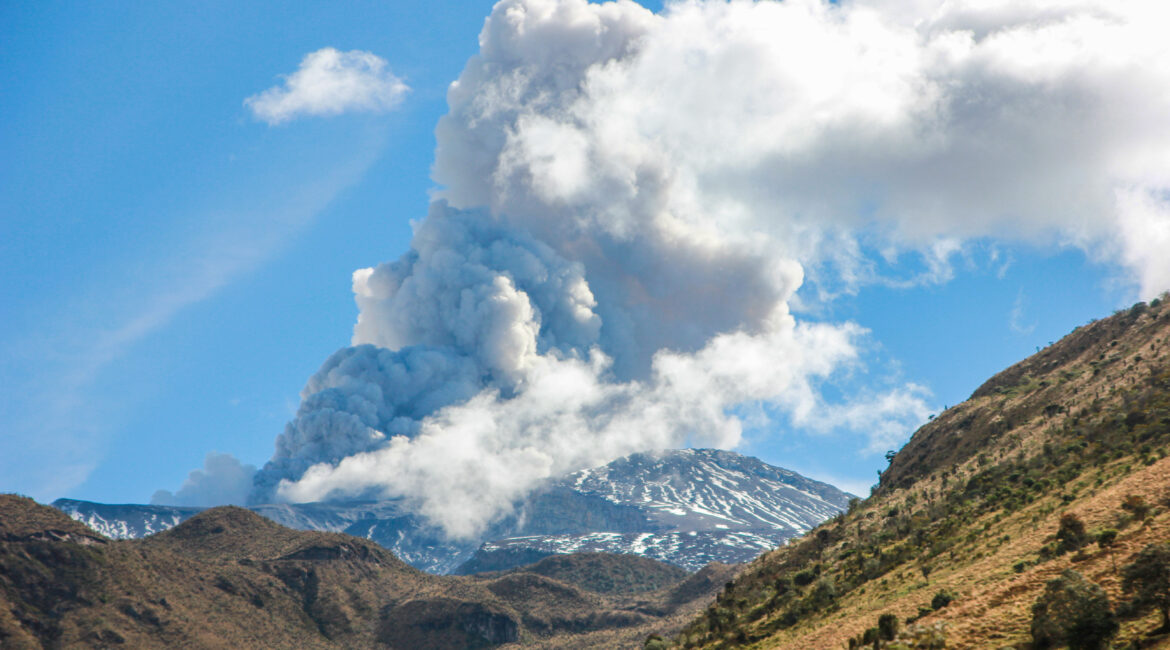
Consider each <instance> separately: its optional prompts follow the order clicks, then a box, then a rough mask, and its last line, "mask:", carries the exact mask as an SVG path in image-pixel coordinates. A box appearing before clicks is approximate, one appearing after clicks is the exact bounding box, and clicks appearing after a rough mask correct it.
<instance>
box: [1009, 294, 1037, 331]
mask: <svg viewBox="0 0 1170 650" xmlns="http://www.w3.org/2000/svg"><path fill="white" fill-rule="evenodd" d="M1008 327H1010V328H1011V330H1012V331H1013V332H1015V333H1016V334H1031V333H1032V332H1033V331H1034V330H1035V329H1036V323H1025V322H1024V289H1023V288H1020V291H1019V293H1017V294H1016V300H1015V302H1013V303H1012V311H1011V314H1010V315H1009V316H1008Z"/></svg>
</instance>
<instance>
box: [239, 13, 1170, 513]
mask: <svg viewBox="0 0 1170 650" xmlns="http://www.w3.org/2000/svg"><path fill="white" fill-rule="evenodd" d="M1163 11H1164V10H1163V9H1161V7H1160V3H1152V2H1142V1H1138V0H1134V1H1126V0H1108V1H1105V0H1052V1H1044V2H1041V1H1039V0H1036V1H1026V0H1025V1H1019V0H1013V1H1011V2H1007V1H1005V2H961V1H954V0H949V1H946V2H944V1H942V0H933V1H932V0H868V1H865V0H856V1H852V2H850V1H848V0H846V1H843V2H841V3H838V4H830V3H828V2H825V1H823V0H786V1H785V2H783V3H780V2H758V3H751V2H723V1H716V0H710V1H698V0H696V1H690V2H677V3H672V4H668V6H667V8H666V9H665V11H664V12H663V13H662V14H660V15H655V14H652V13H650V12H649V11H647V10H645V9H643V8H642V7H640V6H638V5H636V4H634V3H632V2H625V1H622V2H610V3H605V4H589V3H587V2H585V0H503V1H502V2H500V3H499V4H497V5H496V7H495V8H494V10H493V11H492V14H491V16H490V18H489V19H488V20H487V22H486V23H485V26H484V29H483V32H482V34H481V36H480V53H479V54H478V55H476V56H475V57H473V58H472V59H471V60H470V61H469V62H468V64H467V66H466V68H465V69H464V71H463V73H462V75H461V76H460V78H459V80H458V81H456V82H455V83H454V84H452V86H451V88H450V91H449V94H448V102H449V105H450V111H449V114H448V115H446V116H445V117H444V118H442V120H441V121H440V123H439V126H438V129H437V136H438V149H437V152H436V161H435V166H434V170H433V174H434V178H435V180H436V181H437V182H438V183H439V184H440V185H441V186H442V189H441V190H440V191H439V192H438V193H437V196H436V199H435V202H434V203H433V204H432V205H431V208H430V212H429V213H428V215H427V217H426V218H425V219H424V220H422V221H421V222H419V223H418V224H417V226H416V229H415V235H414V240H413V243H412V245H411V250H410V251H409V252H408V253H406V254H405V255H404V256H403V257H402V258H400V259H399V260H398V261H396V262H393V263H389V264H383V265H380V266H378V267H376V268H371V269H363V270H359V271H357V272H356V273H355V274H354V291H355V294H356V298H357V302H358V306H359V308H360V316H359V319H358V323H357V325H356V327H355V329H354V338H353V344H354V347H352V348H348V349H345V350H341V351H339V352H337V353H336V354H334V355H333V356H332V357H331V358H330V359H329V360H328V361H326V363H325V365H324V366H323V367H322V369H321V370H320V371H319V372H318V373H317V374H316V375H315V376H314V377H313V378H311V379H310V380H309V383H308V385H307V386H306V387H305V389H304V391H303V393H302V399H303V401H302V404H301V407H300V410H299V412H298V414H297V416H296V419H295V420H294V421H293V422H291V423H290V424H289V425H288V427H287V428H286V430H285V431H284V433H283V434H281V436H280V437H279V438H278V440H277V449H276V453H275V455H274V456H273V458H272V460H271V461H270V462H269V463H268V464H267V465H266V466H265V467H264V468H263V469H262V470H261V471H260V472H259V473H258V474H257V477H256V482H255V489H254V492H253V495H252V498H253V499H254V500H265V499H270V498H277V499H285V500H293V501H311V500H320V499H328V498H337V497H353V496H363V497H371V496H372V497H405V498H407V499H409V500H411V501H412V502H413V503H415V504H416V505H417V507H418V508H419V510H420V512H422V513H424V514H425V515H427V516H428V517H430V518H431V519H432V520H433V521H434V522H436V523H437V524H439V525H441V526H443V527H444V528H445V529H446V530H447V531H448V532H449V533H451V534H452V535H456V536H466V535H474V534H476V533H477V532H478V531H479V530H481V529H482V527H483V526H484V525H485V524H486V523H487V522H490V521H491V520H492V519H493V518H494V517H497V516H499V515H501V514H502V513H505V512H506V511H507V510H508V508H509V507H510V504H512V503H513V502H514V500H515V499H517V498H519V497H520V496H522V495H523V494H524V493H525V491H526V490H528V489H530V488H531V487H532V486H533V485H535V484H536V483H537V482H538V481H540V480H541V479H542V478H545V477H548V476H551V475H555V474H558V473H561V472H564V471H568V470H572V469H575V468H578V467H582V466H586V465H594V464H599V463H603V462H606V461H608V460H611V459H612V458H614V457H617V456H620V455H623V454H627V453H630V452H634V451H640V450H645V449H652V448H662V447H675V446H680V445H684V444H688V443H701V444H706V445H714V446H724V447H726V446H733V445H735V444H736V443H737V442H738V441H739V439H740V436H741V434H742V432H743V429H744V421H743V418H742V417H741V414H742V413H743V412H744V411H745V410H751V411H752V412H755V413H759V412H763V413H767V414H770V415H772V416H779V417H780V420H781V422H782V423H785V424H788V425H792V426H796V427H803V428H808V429H813V430H839V429H846V430H854V431H868V432H870V434H871V438H870V440H871V445H870V447H871V448H870V450H871V451H872V450H873V449H875V448H880V447H879V445H885V444H888V443H889V442H891V441H893V440H897V439H898V438H899V437H901V436H904V435H905V434H906V433H908V432H909V430H910V429H911V428H912V427H913V426H914V425H915V424H917V423H919V422H921V421H922V420H923V419H925V416H926V413H927V407H926V405H925V402H924V400H925V399H926V395H925V394H924V391H923V390H922V389H921V388H919V387H917V386H915V385H913V384H907V385H903V386H895V387H894V388H891V389H888V390H886V391H885V392H878V393H869V394H862V395H857V396H854V397H853V398H852V399H850V400H848V401H846V402H845V403H840V402H834V403H830V401H829V400H826V399H825V398H824V397H823V396H822V394H821V391H820V390H819V387H820V386H821V385H822V383H823V382H825V381H827V380H831V379H832V378H833V377H835V376H838V375H840V374H842V373H848V372H850V371H851V370H852V369H856V368H857V367H858V364H859V363H860V358H861V354H862V349H863V347H864V335H865V333H864V330H862V329H861V328H860V327H858V326H856V325H853V324H849V323H839V324H832V323H811V322H798V321H797V320H796V319H795V318H794V317H793V315H792V313H791V312H790V310H789V304H790V303H792V302H793V297H794V294H795V292H796V291H797V289H798V288H799V287H800V286H801V285H802V283H803V282H804V279H805V275H806V273H810V274H811V275H813V276H814V277H816V278H817V279H818V282H821V281H825V282H831V281H836V282H838V283H841V284H843V285H844V286H847V287H857V286H860V285H863V284H865V283H868V282H879V281H887V280H888V281H895V280H891V279H888V278H881V277H878V276H877V272H876V271H875V270H874V269H877V268H881V267H883V264H884V265H885V266H889V265H890V264H896V263H897V261H898V260H902V259H905V258H907V257H912V258H916V259H918V260H920V261H922V262H923V263H924V264H925V265H926V267H927V268H928V269H929V273H928V274H927V276H928V277H929V278H931V279H933V280H934V281H944V280H945V279H946V278H947V277H948V273H949V266H948V260H949V258H950V256H952V255H954V254H956V253H957V252H959V251H961V250H962V248H963V246H964V242H965V241H967V240H970V239H972V238H983V237H991V238H1004V239H1010V240H1022V241H1028V242H1035V243H1045V244H1051V243H1056V244H1060V245H1072V246H1079V247H1081V248H1083V249H1084V250H1086V251H1088V252H1089V253H1090V254H1091V255H1093V256H1095V257H1096V258H1098V259H1100V260H1102V261H1105V262H1109V263H1113V264H1117V265H1118V266H1119V267H1120V268H1122V269H1124V270H1125V272H1126V273H1128V274H1129V277H1131V278H1132V279H1133V280H1134V282H1135V283H1136V284H1137V285H1138V286H1139V288H1140V291H1141V292H1142V293H1143V294H1146V295H1150V294H1153V293H1156V292H1158V291H1160V290H1162V289H1165V288H1167V287H1168V286H1170V263H1168V262H1167V257H1166V255H1165V253H1164V251H1166V250H1170V201H1168V198H1167V197H1168V196H1170V193H1168V189H1170V56H1168V52H1167V50H1166V46H1165V45H1164V43H1165V39H1164V35H1163V34H1162V33H1161V31H1162V28H1163V27H1164V25H1166V24H1168V23H1167V20H1166V18H1167V17H1166V16H1165V15H1162V12H1163ZM879 257H880V259H882V260H883V261H884V262H883V264H877V263H875V261H874V260H877V259H879ZM902 281H904V278H903V279H902ZM759 407H763V408H759ZM862 446H864V445H862Z"/></svg>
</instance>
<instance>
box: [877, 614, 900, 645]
mask: <svg viewBox="0 0 1170 650" xmlns="http://www.w3.org/2000/svg"><path fill="white" fill-rule="evenodd" d="M878 636H879V637H881V638H882V639H883V640H885V641H893V640H894V638H895V637H897V636H898V617H897V616H895V615H893V614H882V615H881V616H879V617H878Z"/></svg>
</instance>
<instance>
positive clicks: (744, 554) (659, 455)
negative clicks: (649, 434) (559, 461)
mask: <svg viewBox="0 0 1170 650" xmlns="http://www.w3.org/2000/svg"><path fill="white" fill-rule="evenodd" d="M560 494H569V495H572V496H573V497H575V499H576V500H577V501H579V502H582V503H583V502H585V501H586V500H592V502H593V503H594V504H597V503H600V504H602V505H604V504H612V506H611V507H618V508H621V509H623V511H624V512H626V513H628V516H627V517H626V518H625V519H624V520H623V521H617V522H614V521H589V518H588V517H586V516H583V514H582V513H583V510H582V508H581V507H579V506H578V507H572V506H569V507H566V505H568V504H566V503H563V502H558V503H556V506H558V507H549V505H550V504H548V503H547V502H548V501H549V499H550V498H552V497H553V495H560ZM850 498H851V495H849V494H847V493H845V492H842V491H841V490H838V489H837V488H835V487H833V486H831V485H828V484H826V483H821V482H818V481H813V480H811V479H808V478H805V477H803V476H801V475H799V474H797V473H796V472H792V471H789V470H786V469H782V468H779V467H774V466H772V465H768V464H767V463H764V462H763V461H760V460H758V459H755V458H750V457H748V456H742V455H740V454H736V453H733V452H728V451H721V450H718V449H679V450H671V451H659V452H647V453H641V454H632V455H630V456H627V457H625V458H621V459H618V460H616V461H614V462H612V463H609V464H608V465H604V466H602V467H597V468H593V469H586V470H581V471H579V472H574V473H572V474H569V475H568V476H566V477H564V478H561V479H558V480H556V481H553V482H552V483H551V484H550V485H549V486H548V487H547V488H546V489H545V490H543V491H539V492H537V493H536V494H534V495H533V496H531V497H530V498H529V500H528V502H527V503H526V504H525V506H524V508H522V509H521V519H522V520H523V521H524V522H525V524H524V526H522V527H520V528H519V529H518V530H517V531H516V532H515V533H513V534H512V535H511V536H509V537H506V538H503V539H496V540H493V541H491V542H488V543H485V544H484V545H483V546H482V547H480V549H479V551H477V552H476V554H475V556H474V557H473V558H472V559H471V560H470V561H469V562H468V563H466V564H465V565H463V566H462V567H460V568H459V569H458V570H457V573H464V574H466V573H474V572H477V571H483V570H499V569H503V568H507V567H509V566H514V565H515V564H519V563H526V562H530V561H534V560H536V559H538V558H540V557H542V556H547V555H553V554H558V553H579V552H605V553H632V554H635V555H642V556H645V557H649V558H653V559H656V560H661V561H663V562H669V563H671V564H675V565H677V566H680V567H683V568H685V569H689V570H692V571H694V570H697V569H699V568H700V567H702V566H704V565H706V564H707V563H709V562H723V563H738V562H746V561H747V560H750V559H751V558H753V557H755V556H756V555H758V554H759V553H761V552H762V551H764V550H766V549H769V548H772V547H774V546H775V545H776V544H779V543H782V542H784V541H785V540H787V539H790V538H792V537H794V536H796V535H799V534H801V533H803V532H804V531H807V530H808V529H810V528H811V527H813V526H815V525H817V524H818V523H820V522H822V521H824V520H825V519H828V518H829V517H831V516H833V515H835V514H837V513H838V512H841V511H842V510H843V509H844V508H845V507H846V506H847V505H848V503H849V499H850ZM558 501H561V499H560V498H558ZM592 507H593V508H596V507H597V506H596V505H594V506H592ZM542 510H543V511H546V512H549V513H551V512H559V513H560V517H561V518H562V519H563V520H564V521H563V522H562V523H559V524H558V525H552V526H550V525H549V521H548V519H549V517H548V516H547V515H542V514H539V513H541V511H542ZM586 512H587V511H586ZM610 519H612V517H611V518H610ZM574 529H575V530H574ZM542 531H543V532H542Z"/></svg>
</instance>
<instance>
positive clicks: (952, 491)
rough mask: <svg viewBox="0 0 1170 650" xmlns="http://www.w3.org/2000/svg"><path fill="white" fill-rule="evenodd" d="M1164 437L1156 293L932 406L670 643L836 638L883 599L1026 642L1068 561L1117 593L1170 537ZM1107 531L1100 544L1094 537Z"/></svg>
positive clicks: (959, 639)
mask: <svg viewBox="0 0 1170 650" xmlns="http://www.w3.org/2000/svg"><path fill="white" fill-rule="evenodd" d="M1168 452H1170V308H1168V307H1167V305H1166V304H1165V303H1164V302H1163V301H1154V302H1152V303H1151V304H1150V305H1149V306H1146V305H1144V304H1139V305H1137V306H1135V307H1134V308H1132V309H1129V310H1126V311H1123V312H1120V313H1118V314H1116V315H1114V316H1112V317H1110V318H1106V319H1103V320H1101V321H1097V322H1094V323H1092V324H1090V325H1087V326H1085V327H1082V328H1078V329H1077V330H1076V331H1075V332H1073V333H1072V334H1070V335H1069V336H1068V337H1065V338H1064V339H1062V340H1061V341H1060V342H1058V343H1056V344H1054V345H1052V346H1049V347H1048V348H1047V349H1045V350H1043V351H1041V352H1040V353H1039V354H1037V355H1035V356H1033V357H1030V358H1029V359H1026V360H1024V361H1022V362H1020V363H1018V364H1016V365H1014V366H1012V367H1011V368H1009V369H1007V370H1005V371H1004V372H1002V373H999V374H998V375H996V376H995V377H993V378H992V379H991V380H989V381H988V382H987V383H985V384H984V385H983V386H981V387H980V388H979V389H978V390H976V391H975V393H974V394H973V395H972V397H971V398H970V399H969V400H968V401H967V402H965V403H963V404H960V405H958V406H956V407H954V408H951V409H949V410H947V411H946V412H944V413H942V414H940V415H939V416H938V417H937V418H935V419H934V420H933V421H931V422H930V423H929V424H927V425H926V426H924V427H922V428H921V429H920V430H919V431H918V432H916V433H915V434H914V436H913V437H912V438H911V440H910V441H909V442H908V443H907V444H906V446H905V447H904V448H903V449H902V450H901V451H899V452H898V454H897V455H896V456H895V457H894V458H893V460H892V462H891V464H890V467H889V468H888V469H887V470H886V471H885V472H884V473H883V474H882V477H881V482H880V486H879V488H878V489H877V490H876V491H875V493H874V494H873V495H872V496H871V497H870V498H869V499H867V500H865V501H864V502H863V503H861V504H860V505H859V506H858V507H855V508H854V509H853V510H852V511H850V512H848V513H846V514H843V515H841V516H839V517H836V518H834V519H833V520H831V521H830V522H827V523H825V524H823V525H821V526H820V527H818V528H817V529H816V530H814V531H813V532H811V533H810V534H808V535H806V536H805V537H804V538H802V539H800V540H794V542H793V543H790V544H789V545H788V546H785V547H782V548H779V549H777V550H775V551H772V552H770V553H768V554H765V555H763V556H761V557H760V558H758V559H757V560H756V561H754V562H753V563H752V564H751V565H749V566H748V567H747V568H746V569H745V570H744V571H743V573H742V574H740V575H739V576H737V578H736V579H735V580H734V582H733V583H731V585H730V586H729V587H728V588H727V589H725V590H724V591H723V592H722V593H721V594H720V596H719V597H718V599H717V602H716V603H715V604H714V605H713V606H712V607H710V608H709V609H708V610H707V611H706V612H705V613H704V614H703V616H701V617H700V618H698V619H696V620H694V621H692V623H691V624H690V625H689V626H688V627H687V629H686V630H685V631H684V632H683V633H682V634H680V635H678V636H677V637H676V638H675V639H674V640H673V643H675V644H677V645H680V646H683V647H733V646H734V647H760V648H765V647H766V648H845V647H849V644H850V643H860V642H862V641H863V640H864V639H865V638H866V630H868V629H870V628H875V626H876V625H877V623H878V620H879V617H880V616H881V615H883V614H889V615H893V617H894V619H896V621H897V622H898V623H899V624H900V626H901V627H902V628H903V629H906V628H907V627H908V625H911V623H907V620H910V621H912V625H913V626H917V628H916V633H917V634H919V635H920V636H922V637H934V638H935V642H936V643H937V640H938V637H939V636H943V635H945V638H946V643H947V645H946V647H948V648H952V647H954V648H984V647H995V648H1004V647H1014V648H1024V647H1030V646H1029V644H1030V642H1031V633H1030V624H1031V618H1032V605H1033V603H1035V602H1036V601H1037V599H1038V598H1039V596H1040V595H1041V593H1042V592H1043V591H1044V589H1045V585H1046V583H1047V582H1048V581H1049V580H1052V579H1054V578H1056V577H1058V576H1059V575H1061V573H1062V572H1063V571H1065V570H1067V569H1073V570H1075V571H1077V572H1079V573H1080V574H1082V575H1083V576H1085V577H1086V578H1087V579H1088V580H1090V581H1092V582H1095V583H1097V584H1099V585H1100V586H1101V587H1102V588H1103V589H1104V592H1105V593H1106V594H1107V595H1108V597H1109V598H1110V599H1111V600H1112V602H1113V603H1114V605H1115V606H1119V607H1120V605H1121V604H1122V603H1124V602H1125V601H1126V600H1127V599H1128V596H1127V595H1126V594H1124V593H1123V592H1122V589H1121V587H1122V580H1121V576H1120V573H1121V569H1122V568H1123V567H1124V566H1125V565H1126V564H1127V563H1128V562H1130V561H1131V559H1132V558H1133V557H1134V556H1135V555H1136V554H1137V553H1138V552H1139V551H1141V550H1142V549H1143V548H1145V547H1146V546H1147V545H1148V544H1151V543H1155V542H1165V541H1166V540H1168V539H1170V512H1167V506H1170V458H1167V457H1166V456H1167V454H1168ZM1106 530H1115V531H1117V532H1116V536H1115V538H1114V541H1113V542H1112V545H1111V546H1110V545H1097V544H1096V543H1095V540H1096V539H1097V536H1098V534H1099V533H1100V532H1102V531H1106ZM1107 537H1108V536H1107ZM940 593H941V594H943V595H942V596H940V595H939V594H940ZM948 599H953V600H951V601H950V602H949V603H947V602H946V601H947V600H948ZM936 606H937V607H936ZM1121 609H1122V610H1123V612H1124V611H1125V610H1126V608H1125V607H1122V608H1121ZM1159 622H1160V619H1159V618H1158V617H1157V615H1155V614H1151V613H1142V612H1141V611H1138V610H1135V611H1132V612H1129V613H1127V614H1126V616H1123V617H1122V620H1121V629H1120V633H1119V635H1118V637H1117V641H1118V642H1119V643H1121V644H1124V643H1131V642H1137V641H1142V643H1144V645H1142V646H1141V647H1162V646H1164V645H1170V640H1168V639H1166V638H1160V639H1159V638H1153V639H1149V638H1146V637H1147V635H1148V634H1149V633H1150V632H1151V631H1153V630H1154V628H1156V627H1158V624H1159ZM870 634H876V628H875V630H874V632H871V633H870ZM904 634H905V633H904ZM851 640H852V641H851ZM871 642H872V641H866V644H867V646H868V645H869V644H870V643H871ZM881 643H884V642H879V645H880V644H881ZM924 643H927V642H925V641H920V644H924ZM906 644H907V645H906V646H904V647H939V646H937V645H935V646H929V645H919V646H915V645H913V643H912V642H910V641H906ZM1118 647H1121V646H1120V645H1119V646H1118Z"/></svg>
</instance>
